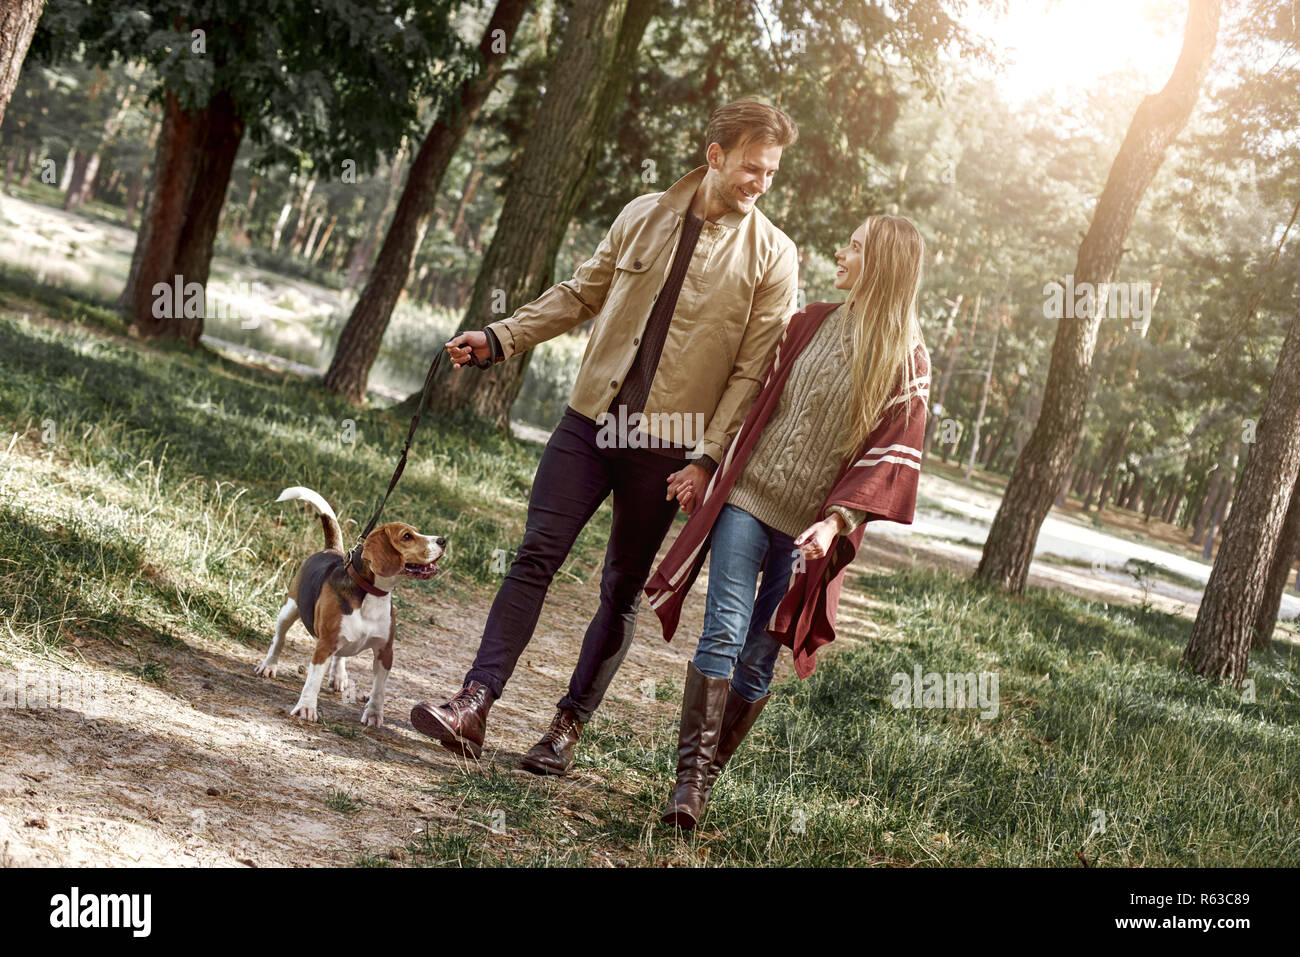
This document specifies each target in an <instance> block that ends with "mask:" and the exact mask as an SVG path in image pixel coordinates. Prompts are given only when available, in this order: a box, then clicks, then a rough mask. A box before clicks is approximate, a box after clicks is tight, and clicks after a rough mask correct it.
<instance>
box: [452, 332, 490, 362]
mask: <svg viewBox="0 0 1300 957" xmlns="http://www.w3.org/2000/svg"><path fill="white" fill-rule="evenodd" d="M446 349H447V357H448V358H449V359H451V367H452V368H453V369H459V368H460V367H461V366H463V365H468V364H469V361H470V358H471V357H473V358H475V359H478V360H480V361H487V360H488V359H491V358H492V346H491V345H489V344H488V337H487V333H486V332H462V333H461V334H460V335H458V336H456V338H454V339H452V340H451V341H449V342H448V343H447V345H446Z"/></svg>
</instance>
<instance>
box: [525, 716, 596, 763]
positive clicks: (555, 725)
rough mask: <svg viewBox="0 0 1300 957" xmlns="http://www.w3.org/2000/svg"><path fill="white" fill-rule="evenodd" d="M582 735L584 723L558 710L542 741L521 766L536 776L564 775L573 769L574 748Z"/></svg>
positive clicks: (531, 750) (529, 753) (534, 747)
mask: <svg viewBox="0 0 1300 957" xmlns="http://www.w3.org/2000/svg"><path fill="white" fill-rule="evenodd" d="M581 735H582V722H581V721H579V720H578V718H577V715H575V714H574V713H573V712H572V711H569V710H567V709H565V708H557V709H556V711H555V718H554V719H553V720H552V721H551V726H550V727H549V728H547V729H546V733H545V734H544V735H542V740H540V741H538V742H537V743H536V744H534V745H533V746H532V747H531V748H529V749H528V753H527V754H525V755H524V759H523V761H522V762H520V765H519V766H520V767H521V768H523V769H524V770H525V771H532V772H533V773H534V774H563V773H564V772H565V771H567V770H569V768H571V767H573V746H574V745H576V744H577V743H578V738H579V737H580V736H581Z"/></svg>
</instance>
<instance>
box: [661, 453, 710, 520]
mask: <svg viewBox="0 0 1300 957" xmlns="http://www.w3.org/2000/svg"><path fill="white" fill-rule="evenodd" d="M708 485H709V473H708V470H707V469H705V468H704V467H703V466H700V465H688V466H686V468H684V469H681V470H680V471H677V472H674V473H673V474H672V475H670V476H668V494H667V495H665V496H664V501H665V502H666V501H668V499H670V498H672V497H674V496H676V497H677V503H678V504H679V505H681V507H682V511H683V512H685V513H686V514H687V515H690V514H691V513H692V512H694V511H695V503H696V501H697V497H696V496H697V495H698V494H699V493H700V492H702V491H703V490H704V489H706V488H708Z"/></svg>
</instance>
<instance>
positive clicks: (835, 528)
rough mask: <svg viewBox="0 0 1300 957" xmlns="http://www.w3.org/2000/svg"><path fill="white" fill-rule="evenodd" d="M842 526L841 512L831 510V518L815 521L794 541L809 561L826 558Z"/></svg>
mask: <svg viewBox="0 0 1300 957" xmlns="http://www.w3.org/2000/svg"><path fill="white" fill-rule="evenodd" d="M841 527H842V525H841V520H840V516H839V513H838V512H831V514H830V517H829V518H824V519H822V520H821V521H820V522H815V523H814V524H812V525H809V526H808V527H807V528H805V529H804V530H803V531H802V532H800V533H799V537H798V538H796V539H795V540H794V543H795V544H796V545H798V546H799V550H800V551H801V552H803V557H804V558H806V559H808V560H809V561H815V560H816V559H819V558H824V557H825V556H826V555H827V554H829V553H830V549H831V542H833V541H835V536H836V535H838V534H839V533H840V528H841Z"/></svg>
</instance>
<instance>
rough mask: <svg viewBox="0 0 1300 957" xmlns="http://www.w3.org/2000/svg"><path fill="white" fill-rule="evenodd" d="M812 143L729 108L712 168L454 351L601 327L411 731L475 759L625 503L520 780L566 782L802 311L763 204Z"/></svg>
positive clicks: (502, 347) (712, 146) (756, 106)
mask: <svg viewBox="0 0 1300 957" xmlns="http://www.w3.org/2000/svg"><path fill="white" fill-rule="evenodd" d="M797 138H798V131H797V129H796V128H795V125H794V123H793V122H792V121H791V120H790V118H789V117H788V116H786V115H785V114H784V113H783V112H781V111H780V110H778V109H775V108H774V107H771V106H767V105H766V104H763V103H760V102H758V101H757V100H753V99H743V100H739V101H737V102H735V103H730V104H727V105H725V106H722V107H719V108H718V109H717V110H715V111H714V112H713V115H712V116H711V117H710V119H709V126H708V130H707V132H706V136H705V145H706V150H705V155H706V158H707V160H708V165H707V166H703V167H699V168H697V169H695V170H694V171H692V172H691V173H688V174H687V175H686V176H684V177H682V178H681V179H680V180H678V181H677V182H676V183H674V184H673V186H672V187H670V188H669V189H668V190H667V191H665V192H662V193H649V194H646V195H643V196H638V197H637V198H636V199H634V200H632V201H631V202H630V203H628V204H627V205H626V206H625V207H624V208H623V211H622V212H621V213H619V215H618V217H617V218H616V219H615V220H614V224H613V225H612V226H611V227H610V229H609V232H608V233H607V234H606V235H605V238H604V239H603V240H602V241H601V243H600V246H599V247H598V248H597V250H596V253H595V255H594V256H593V257H592V258H591V259H589V260H588V261H587V262H585V263H583V265H582V266H580V267H579V268H578V271H577V272H576V273H575V274H574V277H573V279H571V280H568V281H566V282H561V283H558V284H557V285H555V286H552V287H551V288H550V289H548V290H547V291H546V292H544V293H543V294H542V295H541V296H540V297H538V298H537V299H535V300H534V301H532V302H530V303H528V304H527V305H526V306H523V307H522V308H520V309H519V310H517V311H516V312H515V314H514V315H513V316H511V317H510V318H508V319H503V320H501V321H500V322H494V323H491V324H490V325H489V326H488V327H487V328H486V329H485V330H482V331H477V332H467V333H462V334H461V335H458V336H456V337H455V338H454V339H452V340H451V341H450V342H448V343H447V346H446V348H447V352H448V355H449V356H450V358H451V360H452V362H453V364H454V366H455V368H457V369H459V368H460V367H461V366H463V365H464V364H465V363H467V362H469V361H470V360H471V358H472V359H474V360H475V362H476V364H478V363H484V364H486V363H487V362H488V360H491V361H495V362H500V361H504V360H505V359H508V358H510V357H511V356H514V355H517V354H519V353H521V352H523V351H524V350H526V349H531V348H532V347H533V346H535V345H537V344H538V343H539V342H543V341H545V340H547V339H550V338H552V337H553V336H556V335H559V334H560V333H562V332H565V331H567V330H569V329H572V328H573V327H574V326H576V325H578V323H580V322H582V321H584V320H586V319H589V318H591V317H592V316H595V317H596V321H595V323H594V325H593V327H592V331H591V339H590V341H589V343H588V345H587V350H586V353H585V355H584V357H583V361H582V366H581V367H580V369H579V370H578V377H577V380H576V382H575V383H574V386H573V394H572V396H571V397H570V400H569V408H568V409H567V410H566V411H565V414H564V417H563V418H562V419H561V420H560V423H559V425H558V426H557V427H556V429H555V431H554V433H552V435H551V439H550V441H549V442H548V443H547V445H546V450H545V452H544V453H543V454H542V460H541V462H540V464H539V465H538V467H537V474H536V476H535V478H534V480H533V488H532V492H531V494H530V496H529V501H528V520H527V524H526V526H525V531H524V538H523V542H522V544H521V545H520V546H519V551H518V552H517V554H516V555H515V560H514V562H513V564H512V565H511V567H510V571H509V573H508V574H507V575H506V579H505V581H504V583H503V584H502V585H501V588H500V590H499V591H498V592H497V596H496V600H495V601H494V602H493V603H492V610H491V611H490V612H489V614H488V620H487V624H486V626H485V628H484V630H483V638H482V641H481V642H480V644H479V649H478V655H477V657H476V658H475V660H474V665H473V667H472V668H471V669H470V671H469V673H468V674H467V675H466V676H465V685H464V687H463V688H462V689H461V690H460V691H459V692H458V693H457V694H456V695H455V697H453V698H452V699H451V700H450V701H448V702H447V703H446V704H443V705H441V706H438V707H434V706H432V705H430V704H429V703H428V702H424V701H422V702H420V703H419V704H417V705H416V706H415V707H414V708H413V709H412V711H411V723H412V724H413V725H415V727H416V729H418V730H419V731H420V732H422V733H424V734H427V735H429V736H430V737H433V738H437V739H438V740H439V741H441V742H442V743H443V744H444V745H445V746H446V747H448V748H450V749H452V750H454V751H457V752H459V753H462V754H470V755H472V756H474V757H476V758H477V757H478V756H479V755H480V754H481V752H482V747H483V739H484V733H485V730H486V724H487V715H488V710H489V709H490V708H491V706H492V702H493V701H495V700H496V699H497V698H498V697H500V695H501V692H502V690H503V688H504V687H505V684H506V682H507V681H508V680H509V679H510V675H511V673H512V672H513V671H514V668H515V663H516V662H517V661H518V660H519V656H520V654H521V653H522V652H523V650H524V648H525V646H527V644H528V642H529V640H530V639H531V638H532V635H533V630H534V629H535V627H536V625H537V619H538V616H539V615H540V614H541V609H542V603H543V601H544V600H545V598H546V592H547V589H548V588H549V587H550V584H551V580H552V578H553V577H554V576H555V573H556V572H557V571H558V570H559V568H560V566H561V564H562V563H563V562H564V559H565V557H566V556H567V555H568V553H569V549H570V548H571V547H572V545H573V542H574V540H575V539H576V538H577V536H578V533H579V532H580V531H581V530H582V528H583V526H585V525H586V524H587V522H588V520H589V519H590V518H591V516H592V514H594V513H595V511H596V509H597V508H598V507H599V506H600V503H601V502H602V501H604V500H605V498H606V496H608V495H609V494H610V493H611V492H612V493H613V496H614V516H613V526H612V528H611V531H610V538H609V545H608V548H607V550H606V553H605V566H604V570H603V572H602V575H601V582H600V608H599V610H598V611H597V612H596V615H595V617H594V618H593V619H592V621H591V624H590V626H589V627H588V628H587V632H586V635H585V636H584V638H583V642H582V650H581V652H580V653H579V656H578V662H577V665H576V667H575V668H574V671H573V675H572V678H571V680H570V682H569V692H568V694H567V695H565V697H564V698H562V699H561V700H560V702H559V704H558V706H557V711H556V715H555V719H554V720H553V721H552V722H551V726H550V728H549V729H548V730H547V731H546V733H545V735H543V737H542V739H541V740H540V741H539V742H538V743H537V744H536V745H535V746H534V747H533V748H532V749H531V750H530V751H529V752H528V754H527V755H526V756H525V758H524V761H523V767H525V768H526V769H528V770H529V771H533V772H535V773H538V774H563V773H564V772H566V771H567V770H568V769H569V768H570V767H571V766H572V764H573V750H574V745H575V744H576V743H577V741H578V738H579V735H580V734H581V733H582V728H583V726H584V725H585V724H586V723H587V722H588V721H590V720H591V715H592V714H593V713H594V712H595V710H596V708H597V707H598V706H599V705H600V702H601V700H602V698H603V697H604V695H605V691H606V689H607V688H608V687H609V683H610V681H611V680H612V679H613V677H614V673H615V672H616V671H617V670H618V667H619V665H620V664H621V663H622V661H623V658H624V656H625V655H626V654H627V650H628V647H629V646H630V645H631V643H632V637H633V634H634V630H635V625H636V610H637V606H638V604H639V603H640V599H641V590H642V588H643V586H644V585H645V582H646V579H647V578H648V577H649V575H650V568H651V564H652V563H653V561H654V557H655V554H656V552H657V551H658V549H659V546H660V544H661V543H662V542H663V539H664V536H665V535H666V534H667V531H668V528H669V526H670V525H671V523H672V520H673V516H674V515H675V514H676V511H677V507H678V503H679V502H680V503H681V504H682V506H683V507H685V508H686V509H687V510H688V511H689V510H690V509H691V507H692V505H693V502H694V501H695V499H696V497H697V495H698V494H699V493H702V492H703V490H704V487H705V486H706V484H707V483H708V479H709V476H710V475H711V473H712V471H713V469H715V468H717V465H718V463H719V462H721V461H722V459H723V456H724V454H725V452H726V449H727V446H728V444H729V443H730V442H731V439H732V438H733V437H734V436H735V434H736V432H737V430H738V429H739V428H740V425H741V423H742V422H743V421H744V418H745V415H746V413H747V412H748V411H749V407H750V405H751V404H752V403H753V400H754V397H755V396H756V395H757V394H758V390H759V387H760V386H761V385H762V382H761V381H760V380H761V377H762V376H763V374H764V372H765V371H766V369H767V364H768V362H769V360H770V358H771V354H772V351H773V349H774V348H775V347H776V343H777V342H778V340H779V339H780V338H781V335H782V333H783V332H784V330H785V326H786V323H787V322H788V321H789V318H790V315H791V313H792V312H793V311H794V306H795V297H796V294H797V290H798V263H797V256H796V252H795V247H794V243H793V242H791V240H790V238H789V237H788V236H786V235H785V234H784V233H783V232H781V230H779V229H777V228H776V227H775V226H773V225H772V223H771V222H770V221H769V220H768V218H767V217H766V216H764V215H763V214H762V213H761V212H760V211H759V210H758V209H757V207H756V206H755V203H756V201H757V200H758V198H759V197H760V196H762V195H763V194H764V193H766V192H767V191H768V189H769V188H770V187H771V185H772V177H773V176H774V175H775V174H776V172H777V168H778V167H779V165H780V162H781V152H782V150H783V149H784V148H785V147H786V146H789V145H791V144H793V143H794V142H795V140H796V139H797Z"/></svg>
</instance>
